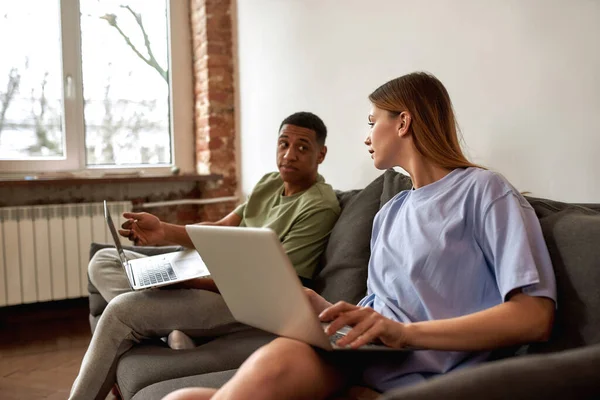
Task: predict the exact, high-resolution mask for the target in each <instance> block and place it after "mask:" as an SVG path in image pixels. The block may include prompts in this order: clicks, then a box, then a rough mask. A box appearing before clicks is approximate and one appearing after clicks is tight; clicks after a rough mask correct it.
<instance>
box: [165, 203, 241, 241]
mask: <svg viewBox="0 0 600 400" xmlns="http://www.w3.org/2000/svg"><path fill="white" fill-rule="evenodd" d="M241 222H242V217H240V216H239V215H237V214H236V213H235V212H231V213H229V214H227V216H225V217H224V218H222V219H220V220H218V221H216V222H200V223H198V224H197V225H211V226H240V223H241ZM160 224H161V226H162V230H163V231H164V234H165V241H166V242H169V243H175V244H178V245H180V246H184V247H187V248H190V249H193V248H194V244H193V243H192V241H191V240H190V237H189V236H188V234H187V231H186V230H185V226H182V225H175V224H169V223H167V222H161V223H160Z"/></svg>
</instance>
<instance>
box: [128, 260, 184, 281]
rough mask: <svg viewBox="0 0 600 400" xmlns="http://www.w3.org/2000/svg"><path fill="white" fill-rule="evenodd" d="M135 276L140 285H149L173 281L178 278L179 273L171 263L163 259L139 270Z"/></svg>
mask: <svg viewBox="0 0 600 400" xmlns="http://www.w3.org/2000/svg"><path fill="white" fill-rule="evenodd" d="M135 278H136V282H138V284H139V285H140V286H147V285H150V284H152V285H155V284H157V283H162V282H170V281H173V280H175V279H177V275H176V274H175V271H173V267H172V266H171V263H169V262H166V261H162V262H160V263H157V264H155V265H153V266H149V267H147V268H144V269H143V270H138V271H137V275H136V277H135Z"/></svg>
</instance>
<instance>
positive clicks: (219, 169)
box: [190, 0, 238, 220]
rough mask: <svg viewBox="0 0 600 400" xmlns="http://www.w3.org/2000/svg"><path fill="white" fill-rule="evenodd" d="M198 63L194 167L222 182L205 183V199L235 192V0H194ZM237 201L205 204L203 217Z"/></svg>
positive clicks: (212, 216) (219, 214) (226, 209)
mask: <svg viewBox="0 0 600 400" xmlns="http://www.w3.org/2000/svg"><path fill="white" fill-rule="evenodd" d="M190 7H191V12H190V16H191V28H192V43H193V62H194V97H195V99H194V103H195V107H194V120H195V132H196V141H195V143H196V166H197V167H196V169H197V172H198V173H215V174H220V175H222V176H223V180H222V181H220V182H218V183H216V184H210V185H207V186H206V187H205V188H204V191H203V193H202V197H203V198H211V197H227V196H235V195H236V193H237V185H238V183H237V164H236V157H235V115H234V106H235V99H234V89H235V88H234V74H233V43H232V14H231V7H232V4H231V0H190ZM233 207H235V202H230V203H222V204H214V205H206V206H204V207H202V210H201V211H200V214H201V215H200V218H201V219H203V220H216V219H219V218H221V217H223V216H224V215H226V214H227V213H229V212H230V211H231V210H232V209H233Z"/></svg>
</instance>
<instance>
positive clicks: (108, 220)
mask: <svg viewBox="0 0 600 400" xmlns="http://www.w3.org/2000/svg"><path fill="white" fill-rule="evenodd" d="M104 218H105V219H106V223H107V224H108V229H109V230H110V234H111V235H112V237H113V239H114V241H115V247H116V248H117V252H118V253H119V258H121V262H122V263H123V266H126V265H127V257H125V252H124V251H123V247H122V246H121V241H120V240H119V234H118V233H117V229H116V228H115V224H114V223H113V220H112V218H111V216H110V212H109V211H108V204H107V203H106V200H104Z"/></svg>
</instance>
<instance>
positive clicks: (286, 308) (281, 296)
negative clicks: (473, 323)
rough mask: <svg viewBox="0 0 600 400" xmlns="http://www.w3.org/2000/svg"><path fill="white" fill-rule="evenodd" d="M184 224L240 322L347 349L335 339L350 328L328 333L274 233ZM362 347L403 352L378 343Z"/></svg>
mask: <svg viewBox="0 0 600 400" xmlns="http://www.w3.org/2000/svg"><path fill="white" fill-rule="evenodd" d="M185 228H186V230H187V232H188V235H189V236H190V238H191V239H192V242H193V243H194V246H195V247H196V250H198V252H199V253H200V255H201V256H202V259H203V260H204V262H205V263H206V265H207V267H208V269H209V270H210V273H211V277H212V278H213V279H214V280H215V283H216V285H217V287H218V288H219V291H220V292H221V295H222V296H223V299H224V300H225V303H226V304H227V306H228V307H229V310H230V311H231V313H232V314H233V316H234V318H235V319H236V320H238V321H239V322H242V323H245V324H247V325H250V326H254V327H256V328H259V329H263V330H265V331H268V332H272V333H275V334H278V335H280V336H285V337H289V338H293V339H297V340H301V341H303V342H305V343H308V344H311V345H313V346H317V347H320V348H322V349H325V350H347V349H346V348H341V347H338V346H336V345H335V342H336V341H337V340H338V339H339V338H340V337H341V336H342V335H344V334H346V333H347V332H348V331H349V330H350V327H344V328H342V329H341V330H339V331H338V332H337V333H336V334H334V335H333V336H331V337H328V336H327V335H326V334H325V332H324V324H322V323H321V322H320V321H319V319H318V317H317V315H316V314H315V312H314V310H313V309H312V307H311V305H310V302H309V300H308V298H307V296H306V294H305V293H304V290H303V288H302V284H301V283H300V280H299V279H298V277H297V275H296V272H295V270H294V268H293V267H292V264H291V262H290V260H289V258H288V256H287V254H286V253H285V250H284V249H283V247H282V245H281V242H280V241H279V238H278V237H277V235H276V234H275V232H273V231H272V230H270V229H266V228H233V227H219V226H206V225H186V227H185ZM325 326H326V324H325ZM359 350H395V351H398V350H397V349H391V348H389V347H386V346H383V345H377V344H369V345H365V346H363V347H361V348H359Z"/></svg>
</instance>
